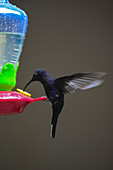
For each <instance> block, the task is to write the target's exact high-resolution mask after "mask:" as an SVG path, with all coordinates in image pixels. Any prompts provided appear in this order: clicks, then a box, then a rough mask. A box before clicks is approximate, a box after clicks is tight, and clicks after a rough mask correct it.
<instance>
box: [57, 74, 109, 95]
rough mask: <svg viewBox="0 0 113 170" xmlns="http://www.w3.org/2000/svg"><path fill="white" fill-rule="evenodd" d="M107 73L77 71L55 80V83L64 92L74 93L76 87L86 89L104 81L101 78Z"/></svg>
mask: <svg viewBox="0 0 113 170" xmlns="http://www.w3.org/2000/svg"><path fill="white" fill-rule="evenodd" d="M105 74H106V73H103V72H94V73H77V74H73V75H70V76H65V77H60V78H57V79H56V80H55V85H56V86H57V87H59V88H60V89H62V90H63V92H64V93H74V91H75V90H76V89H80V90H86V89H89V88H92V87H96V86H98V85H100V84H102V83H103V80H101V79H100V78H101V77H102V76H104V75H105Z"/></svg>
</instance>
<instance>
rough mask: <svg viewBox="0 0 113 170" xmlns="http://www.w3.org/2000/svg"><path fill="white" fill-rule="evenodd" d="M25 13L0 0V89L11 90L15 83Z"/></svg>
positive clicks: (25, 27) (24, 25) (26, 20)
mask: <svg viewBox="0 0 113 170" xmlns="http://www.w3.org/2000/svg"><path fill="white" fill-rule="evenodd" d="M27 22H28V17H27V15H26V13H25V12H24V11H23V10H21V9H19V8H17V7H16V6H15V5H12V4H11V3H9V1H8V0H0V91H4V90H8V91H9V90H12V89H13V88H14V86H15V85H16V72H17V68H18V60H19V57H20V54H21V51H22V46H23V42H24V38H25V34H26V29H27Z"/></svg>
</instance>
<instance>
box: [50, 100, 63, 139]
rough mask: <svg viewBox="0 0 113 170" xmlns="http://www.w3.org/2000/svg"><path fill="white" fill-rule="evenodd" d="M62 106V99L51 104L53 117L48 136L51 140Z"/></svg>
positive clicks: (53, 136)
mask: <svg viewBox="0 0 113 170" xmlns="http://www.w3.org/2000/svg"><path fill="white" fill-rule="evenodd" d="M63 105H64V98H61V99H58V100H56V101H55V102H54V103H53V104H52V109H53V116H52V121H51V134H50V136H51V137H52V138H55V132H56V126H57V122H58V117H59V114H60V112H61V110H62V108H63Z"/></svg>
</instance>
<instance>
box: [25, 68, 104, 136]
mask: <svg viewBox="0 0 113 170" xmlns="http://www.w3.org/2000/svg"><path fill="white" fill-rule="evenodd" d="M104 75H105V73H101V72H97V73H77V74H73V75H70V76H64V77H60V78H56V79H55V78H53V77H51V76H50V75H49V74H48V73H47V72H46V71H44V70H42V69H39V70H36V71H35V73H34V75H33V78H32V80H30V82H29V83H28V84H27V85H26V86H25V88H26V87H27V86H28V85H29V84H30V83H31V82H33V81H40V82H41V83H42V84H43V86H44V89H45V93H46V95H47V97H48V99H49V101H50V102H51V103H52V109H53V116H52V121H51V136H52V138H54V137H55V130H56V125H57V121H58V116H59V114H60V112H61V110H62V108H63V105H64V94H67V93H73V92H74V91H75V90H76V89H81V90H86V89H89V88H92V87H95V86H98V85H100V84H101V83H102V82H103V80H100V79H99V78H101V77H102V76H104ZM25 88H24V90H25Z"/></svg>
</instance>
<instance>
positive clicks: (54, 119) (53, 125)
mask: <svg viewBox="0 0 113 170" xmlns="http://www.w3.org/2000/svg"><path fill="white" fill-rule="evenodd" d="M57 120H58V116H56V115H53V117H52V122H51V133H50V136H51V137H52V138H55V132H56V125H57Z"/></svg>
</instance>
